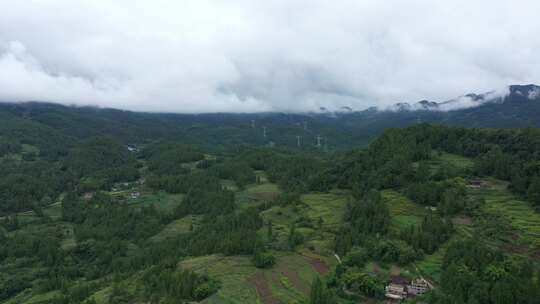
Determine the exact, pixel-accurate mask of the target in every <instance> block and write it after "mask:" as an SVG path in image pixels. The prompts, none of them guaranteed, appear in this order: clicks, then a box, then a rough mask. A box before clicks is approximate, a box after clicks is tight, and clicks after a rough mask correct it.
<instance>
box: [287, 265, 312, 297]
mask: <svg viewBox="0 0 540 304" xmlns="http://www.w3.org/2000/svg"><path fill="white" fill-rule="evenodd" d="M281 274H282V275H284V276H285V277H287V279H289V281H290V282H291V283H292V285H293V286H294V288H295V289H296V290H299V291H301V292H302V293H303V294H305V295H308V294H309V287H308V286H307V285H306V284H305V283H304V281H302V279H300V276H299V275H298V272H296V271H292V270H289V269H287V270H284V271H282V272H281Z"/></svg>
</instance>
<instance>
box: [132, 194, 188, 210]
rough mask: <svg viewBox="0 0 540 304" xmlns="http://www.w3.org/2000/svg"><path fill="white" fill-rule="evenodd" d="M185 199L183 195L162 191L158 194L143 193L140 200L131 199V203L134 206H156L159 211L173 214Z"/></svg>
mask: <svg viewBox="0 0 540 304" xmlns="http://www.w3.org/2000/svg"><path fill="white" fill-rule="evenodd" d="M183 198H184V195H183V194H170V193H166V192H163V191H160V192H156V193H142V194H141V196H140V197H139V198H137V199H130V203H131V204H133V205H134V206H150V205H154V207H156V208H157V209H158V210H162V211H165V212H171V211H173V210H174V208H175V207H176V206H178V205H179V204H180V203H181V202H182V199H183Z"/></svg>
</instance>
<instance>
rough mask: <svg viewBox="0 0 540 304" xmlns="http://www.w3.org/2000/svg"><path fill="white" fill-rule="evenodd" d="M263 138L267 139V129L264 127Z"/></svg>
mask: <svg viewBox="0 0 540 304" xmlns="http://www.w3.org/2000/svg"><path fill="white" fill-rule="evenodd" d="M263 137H264V138H266V127H263Z"/></svg>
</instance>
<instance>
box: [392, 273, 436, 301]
mask: <svg viewBox="0 0 540 304" xmlns="http://www.w3.org/2000/svg"><path fill="white" fill-rule="evenodd" d="M429 289H430V285H429V283H428V282H427V281H426V280H424V279H423V278H416V279H414V280H412V281H410V280H408V279H406V278H403V277H399V276H395V277H392V278H391V282H390V283H389V284H388V285H387V286H386V288H385V292H386V293H385V297H386V298H387V300H388V301H387V303H399V302H401V301H403V300H405V299H406V298H412V297H416V296H420V295H423V294H424V293H426V292H427V291H429Z"/></svg>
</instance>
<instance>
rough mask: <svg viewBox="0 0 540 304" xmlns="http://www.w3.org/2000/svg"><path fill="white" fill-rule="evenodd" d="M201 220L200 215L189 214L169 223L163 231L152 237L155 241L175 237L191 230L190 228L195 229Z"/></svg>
mask: <svg viewBox="0 0 540 304" xmlns="http://www.w3.org/2000/svg"><path fill="white" fill-rule="evenodd" d="M199 221H200V217H199V216H195V215H188V216H185V217H183V218H181V219H178V220H175V221H173V222H172V223H169V224H168V225H167V226H165V228H163V230H162V231H161V232H159V233H158V234H156V235H155V236H153V237H152V240H153V241H162V240H164V239H167V238H171V237H175V236H177V235H179V234H182V233H188V232H190V228H191V227H193V229H195V228H196V227H197V225H198V223H199Z"/></svg>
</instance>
